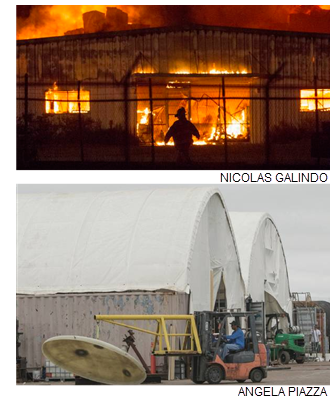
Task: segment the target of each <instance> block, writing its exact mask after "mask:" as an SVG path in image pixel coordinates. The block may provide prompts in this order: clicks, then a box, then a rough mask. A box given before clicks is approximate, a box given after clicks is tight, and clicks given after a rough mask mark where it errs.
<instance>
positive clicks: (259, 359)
mask: <svg viewBox="0 0 330 399" xmlns="http://www.w3.org/2000/svg"><path fill="white" fill-rule="evenodd" d="M255 316H256V315H255V313H253V312H241V313H239V312H235V313H229V312H224V313H217V312H195V321H196V327H197V331H198V337H199V341H200V345H201V350H202V354H201V355H200V356H194V357H193V360H192V376H191V379H192V380H193V382H194V383H195V384H203V383H204V382H205V381H207V382H208V383H209V384H219V383H220V382H221V381H223V380H232V381H235V380H236V381H237V382H240V383H243V382H245V381H246V380H252V382H260V381H262V380H263V379H264V378H266V377H267V351H266V347H265V345H264V344H263V343H261V342H258V337H257V331H256V325H255ZM232 320H235V321H236V323H238V325H240V326H242V330H243V332H244V338H245V347H244V349H241V350H239V351H235V352H229V354H228V355H227V356H226V358H225V359H224V361H223V360H222V359H221V357H220V353H221V351H222V348H223V345H225V343H226V339H225V338H224V335H225V333H226V331H227V330H228V326H229V321H232ZM227 335H229V334H227ZM216 336H218V339H215V337H216Z"/></svg>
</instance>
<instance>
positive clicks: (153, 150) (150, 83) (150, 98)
mask: <svg viewBox="0 0 330 399" xmlns="http://www.w3.org/2000/svg"><path fill="white" fill-rule="evenodd" d="M149 101H150V122H149V126H150V127H151V162H152V164H153V165H154V164H155V136H154V106H153V100H152V81H151V78H149Z"/></svg>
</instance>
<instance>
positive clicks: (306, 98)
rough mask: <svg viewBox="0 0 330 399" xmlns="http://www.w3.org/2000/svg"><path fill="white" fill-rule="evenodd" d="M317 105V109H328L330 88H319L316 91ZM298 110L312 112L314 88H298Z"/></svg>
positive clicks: (313, 107)
mask: <svg viewBox="0 0 330 399" xmlns="http://www.w3.org/2000/svg"><path fill="white" fill-rule="evenodd" d="M317 97H318V101H317V104H318V105H317V107H318V110H319V111H330V89H320V90H318V91H317ZM300 98H301V100H300V111H302V112H314V111H315V109H316V104H315V90H300Z"/></svg>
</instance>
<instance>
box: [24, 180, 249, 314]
mask: <svg viewBox="0 0 330 399" xmlns="http://www.w3.org/2000/svg"><path fill="white" fill-rule="evenodd" d="M222 276H224V279H225V280H226V281H230V284H229V285H228V289H227V303H228V306H230V307H236V308H238V307H241V308H242V307H243V306H244V284H243V281H242V278H241V274H240V269H239V261H238V256H237V251H236V245H235V241H234V238H233V234H232V229H231V226H230V222H229V218H228V215H227V212H226V209H225V205H224V202H223V200H222V197H221V194H220V192H219V191H218V190H216V189H210V188H200V187H198V188H183V189H181V188H180V189H155V190H135V191H124V192H100V193H86V194H81V193H74V194H31V195H30V194H27V195H24V194H23V195H19V196H18V278H17V291H18V293H21V294H51V293H81V292H123V291H136V290H143V291H156V290H171V291H176V292H186V293H189V292H190V293H191V309H190V310H191V311H195V310H208V309H210V308H211V309H212V307H213V306H214V303H215V298H216V290H217V289H218V287H219V285H220V280H221V278H222ZM212 282H213V286H212V287H211V285H212Z"/></svg>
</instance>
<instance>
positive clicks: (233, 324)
mask: <svg viewBox="0 0 330 399" xmlns="http://www.w3.org/2000/svg"><path fill="white" fill-rule="evenodd" d="M230 324H231V325H232V326H237V327H238V326H239V324H238V323H237V321H235V320H234V321H232V322H231V323H230Z"/></svg>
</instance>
